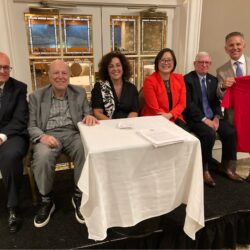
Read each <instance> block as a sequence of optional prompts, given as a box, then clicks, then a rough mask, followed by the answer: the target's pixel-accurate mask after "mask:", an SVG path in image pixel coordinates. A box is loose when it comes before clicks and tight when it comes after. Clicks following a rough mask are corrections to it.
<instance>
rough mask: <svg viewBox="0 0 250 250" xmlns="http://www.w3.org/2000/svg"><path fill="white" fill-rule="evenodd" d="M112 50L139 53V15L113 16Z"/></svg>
mask: <svg viewBox="0 0 250 250" xmlns="http://www.w3.org/2000/svg"><path fill="white" fill-rule="evenodd" d="M110 23H111V50H112V51H114V50H119V51H121V52H122V53H124V54H136V53H137V36H138V35H137V33H138V32H137V23H138V22H137V17H126V16H122V17H119V16H111V17H110Z"/></svg>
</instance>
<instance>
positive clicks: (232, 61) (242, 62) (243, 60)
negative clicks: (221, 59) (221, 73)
mask: <svg viewBox="0 0 250 250" xmlns="http://www.w3.org/2000/svg"><path fill="white" fill-rule="evenodd" d="M230 61H231V63H232V65H234V63H235V62H240V63H241V64H245V62H246V61H245V56H244V55H241V57H240V58H239V59H238V60H233V59H231V60H230Z"/></svg>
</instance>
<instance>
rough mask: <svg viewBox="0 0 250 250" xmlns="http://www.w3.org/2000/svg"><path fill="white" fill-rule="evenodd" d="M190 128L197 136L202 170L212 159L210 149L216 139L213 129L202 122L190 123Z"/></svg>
mask: <svg viewBox="0 0 250 250" xmlns="http://www.w3.org/2000/svg"><path fill="white" fill-rule="evenodd" d="M190 127H191V130H192V131H193V133H194V134H195V135H196V136H197V137H198V138H199V140H200V143H201V153H202V163H203V168H204V170H205V169H207V168H208V162H210V161H211V159H212V150H213V146H214V143H215V139H216V133H215V131H214V130H213V129H212V128H210V127H209V126H207V125H206V124H205V123H203V122H197V123H195V124H192V125H191V126H190Z"/></svg>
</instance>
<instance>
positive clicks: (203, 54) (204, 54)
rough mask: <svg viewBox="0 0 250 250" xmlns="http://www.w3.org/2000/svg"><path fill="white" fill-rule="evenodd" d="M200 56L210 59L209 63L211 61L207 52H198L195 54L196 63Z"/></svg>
mask: <svg viewBox="0 0 250 250" xmlns="http://www.w3.org/2000/svg"><path fill="white" fill-rule="evenodd" d="M201 56H208V57H209V58H210V61H211V56H210V55H209V53H208V52H206V51H200V52H198V53H197V54H196V57H195V61H197V59H198V58H199V57H201Z"/></svg>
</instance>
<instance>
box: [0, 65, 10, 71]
mask: <svg viewBox="0 0 250 250" xmlns="http://www.w3.org/2000/svg"><path fill="white" fill-rule="evenodd" d="M12 69H13V68H12V67H10V66H8V65H0V71H1V70H3V72H6V73H9V72H10V71H11V70H12Z"/></svg>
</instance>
